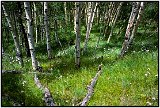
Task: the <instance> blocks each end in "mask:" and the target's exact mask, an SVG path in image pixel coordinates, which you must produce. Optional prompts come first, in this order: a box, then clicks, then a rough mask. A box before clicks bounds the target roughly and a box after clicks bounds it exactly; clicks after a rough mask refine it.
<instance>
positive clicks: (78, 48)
mask: <svg viewBox="0 0 160 108" xmlns="http://www.w3.org/2000/svg"><path fill="white" fill-rule="evenodd" d="M75 6H76V12H75V19H76V23H75V24H76V26H75V27H76V44H75V52H76V53H75V54H76V55H75V65H76V67H78V68H79V67H80V13H81V12H80V2H76V3H75Z"/></svg>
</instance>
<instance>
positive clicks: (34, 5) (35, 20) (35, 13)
mask: <svg viewBox="0 0 160 108" xmlns="http://www.w3.org/2000/svg"><path fill="white" fill-rule="evenodd" d="M33 7H34V23H35V25H34V26H35V31H36V43H38V30H37V8H36V4H35V2H33Z"/></svg>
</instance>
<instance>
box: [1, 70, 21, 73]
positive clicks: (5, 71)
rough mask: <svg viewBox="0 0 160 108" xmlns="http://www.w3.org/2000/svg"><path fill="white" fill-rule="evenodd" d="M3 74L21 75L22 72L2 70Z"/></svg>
mask: <svg viewBox="0 0 160 108" xmlns="http://www.w3.org/2000/svg"><path fill="white" fill-rule="evenodd" d="M2 73H13V74H20V73H22V72H20V71H16V70H2Z"/></svg>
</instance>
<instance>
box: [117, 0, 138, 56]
mask: <svg viewBox="0 0 160 108" xmlns="http://www.w3.org/2000/svg"><path fill="white" fill-rule="evenodd" d="M133 3H134V4H133V7H132V12H131V15H130V18H129V21H128V26H127V29H126V33H125V40H124V42H123V45H122V49H121V52H120V55H119V56H120V57H123V56H124V53H125V52H126V51H127V49H128V45H129V38H130V35H131V31H132V30H133V26H134V24H135V23H136V21H135V19H136V16H137V14H138V9H139V5H140V3H139V2H133Z"/></svg>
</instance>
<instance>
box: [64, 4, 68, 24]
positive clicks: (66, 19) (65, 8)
mask: <svg viewBox="0 0 160 108" xmlns="http://www.w3.org/2000/svg"><path fill="white" fill-rule="evenodd" d="M64 12H65V13H64V15H65V23H66V25H67V21H68V18H67V2H64Z"/></svg>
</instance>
